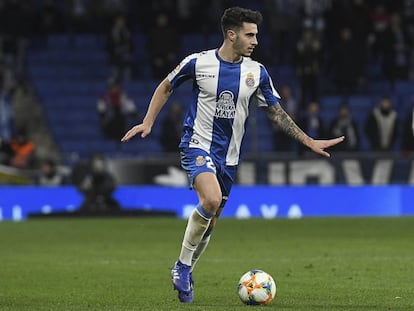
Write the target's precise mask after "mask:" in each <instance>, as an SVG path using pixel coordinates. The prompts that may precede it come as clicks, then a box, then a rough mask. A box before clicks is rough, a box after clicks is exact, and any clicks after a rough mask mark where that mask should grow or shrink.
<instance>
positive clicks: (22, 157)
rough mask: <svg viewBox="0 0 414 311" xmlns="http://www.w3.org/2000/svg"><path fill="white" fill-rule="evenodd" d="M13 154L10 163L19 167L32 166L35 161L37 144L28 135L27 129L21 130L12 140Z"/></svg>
mask: <svg viewBox="0 0 414 311" xmlns="http://www.w3.org/2000/svg"><path fill="white" fill-rule="evenodd" d="M10 148H11V150H12V152H13V156H12V158H11V159H10V165H11V166H14V167H17V168H22V169H25V168H30V167H32V165H33V163H34V155H35V154H34V151H35V144H34V143H33V142H32V141H31V140H30V139H29V138H28V137H27V135H26V133H25V131H23V130H19V131H18V132H17V134H16V136H15V137H13V138H12V139H11V140H10Z"/></svg>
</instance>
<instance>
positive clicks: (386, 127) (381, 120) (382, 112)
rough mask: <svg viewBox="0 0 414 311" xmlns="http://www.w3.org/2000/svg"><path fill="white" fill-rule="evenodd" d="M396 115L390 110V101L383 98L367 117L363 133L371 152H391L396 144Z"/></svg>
mask: <svg viewBox="0 0 414 311" xmlns="http://www.w3.org/2000/svg"><path fill="white" fill-rule="evenodd" d="M397 127H398V115H397V112H396V111H395V110H393V109H392V103H391V99H390V98H388V97H383V98H382V99H381V100H380V102H379V104H378V106H377V107H375V108H374V109H373V111H372V113H371V114H370V115H369V117H368V119H367V122H366V124H365V133H366V134H367V137H368V140H369V142H370V145H371V150H372V151H391V150H392V149H393V147H394V145H395V143H396V139H397Z"/></svg>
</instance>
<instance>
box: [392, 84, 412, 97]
mask: <svg viewBox="0 0 414 311" xmlns="http://www.w3.org/2000/svg"><path fill="white" fill-rule="evenodd" d="M395 93H396V95H414V82H412V81H398V82H396V83H395Z"/></svg>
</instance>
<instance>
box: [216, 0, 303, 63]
mask: <svg viewBox="0 0 414 311" xmlns="http://www.w3.org/2000/svg"><path fill="white" fill-rule="evenodd" d="M222 11H223V10H222V9H220V10H219V11H218V12H222ZM263 13H264V14H268V17H267V18H265V20H266V22H267V25H268V31H269V36H270V39H271V54H272V55H271V57H270V59H269V61H270V62H272V63H273V64H275V65H276V64H286V63H287V62H288V60H291V59H290V55H289V52H290V50H291V48H292V44H291V40H290V38H291V37H292V35H293V34H294V33H296V32H297V31H298V28H299V27H300V25H298V23H296V20H298V19H299V18H298V16H297V15H298V14H299V13H298V3H297V2H296V1H273V0H267V1H264V11H263ZM214 23H217V21H214ZM275 54H277V56H275Z"/></svg>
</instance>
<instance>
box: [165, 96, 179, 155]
mask: <svg viewBox="0 0 414 311" xmlns="http://www.w3.org/2000/svg"><path fill="white" fill-rule="evenodd" d="M182 123H183V117H182V113H181V104H180V103H178V102H175V103H173V104H172V105H171V107H170V110H169V111H168V115H167V116H166V117H165V118H164V120H163V121H162V125H161V136H160V143H161V146H162V147H163V149H164V151H165V152H176V151H179V148H178V145H179V144H180V141H181V128H182V126H183V125H182Z"/></svg>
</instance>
